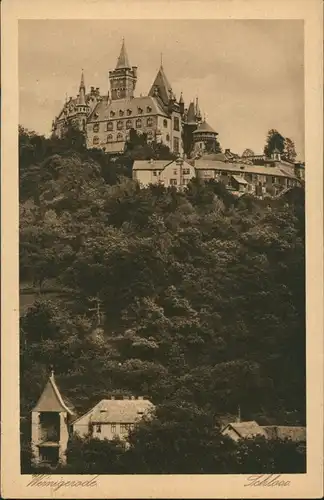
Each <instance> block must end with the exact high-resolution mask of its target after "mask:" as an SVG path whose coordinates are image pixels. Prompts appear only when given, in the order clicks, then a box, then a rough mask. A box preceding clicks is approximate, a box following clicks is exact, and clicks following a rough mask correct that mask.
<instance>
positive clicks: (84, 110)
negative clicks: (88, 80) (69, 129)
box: [75, 70, 90, 131]
mask: <svg viewBox="0 0 324 500" xmlns="http://www.w3.org/2000/svg"><path fill="white" fill-rule="evenodd" d="M85 95H86V88H85V84H84V74H83V70H82V73H81V81H80V87H79V96H78V98H77V102H76V105H75V107H76V113H77V116H78V124H79V129H80V130H82V131H85V130H86V123H87V116H88V114H89V111H90V108H89V106H88V105H87V104H86V98H85Z"/></svg>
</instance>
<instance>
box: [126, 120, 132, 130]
mask: <svg viewBox="0 0 324 500" xmlns="http://www.w3.org/2000/svg"><path fill="white" fill-rule="evenodd" d="M132 126H133V122H132V120H127V122H126V128H128V129H129V128H132Z"/></svg>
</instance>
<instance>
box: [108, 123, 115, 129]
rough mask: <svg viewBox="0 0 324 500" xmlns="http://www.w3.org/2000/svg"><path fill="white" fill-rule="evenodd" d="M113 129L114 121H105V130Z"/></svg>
mask: <svg viewBox="0 0 324 500" xmlns="http://www.w3.org/2000/svg"><path fill="white" fill-rule="evenodd" d="M113 129H114V123H113V122H108V123H107V130H113Z"/></svg>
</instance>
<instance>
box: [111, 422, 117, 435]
mask: <svg viewBox="0 0 324 500" xmlns="http://www.w3.org/2000/svg"><path fill="white" fill-rule="evenodd" d="M111 432H112V433H113V434H116V424H111Z"/></svg>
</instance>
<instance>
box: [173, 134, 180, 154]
mask: <svg viewBox="0 0 324 500" xmlns="http://www.w3.org/2000/svg"><path fill="white" fill-rule="evenodd" d="M179 146H180V144H179V139H178V137H175V138H174V139H173V151H174V152H175V153H179Z"/></svg>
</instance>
